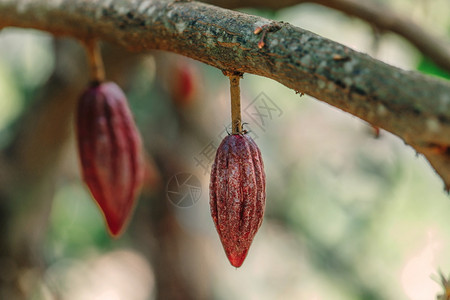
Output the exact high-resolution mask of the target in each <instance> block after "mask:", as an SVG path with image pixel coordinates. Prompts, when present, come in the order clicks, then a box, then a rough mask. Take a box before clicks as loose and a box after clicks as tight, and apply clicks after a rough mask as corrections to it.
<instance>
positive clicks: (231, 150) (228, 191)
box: [210, 134, 266, 268]
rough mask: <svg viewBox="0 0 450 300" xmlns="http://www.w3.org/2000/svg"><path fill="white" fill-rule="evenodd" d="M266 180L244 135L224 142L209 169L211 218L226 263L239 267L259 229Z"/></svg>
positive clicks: (256, 151)
mask: <svg viewBox="0 0 450 300" xmlns="http://www.w3.org/2000/svg"><path fill="white" fill-rule="evenodd" d="M265 202H266V176H265V174H264V164H263V161H262V157H261V152H260V151H259V148H258V146H257V145H256V144H255V142H254V141H253V140H252V138H250V137H249V136H247V135H245V134H233V135H229V136H227V137H225V138H224V140H223V141H222V143H221V144H220V146H219V148H218V149H217V153H216V158H215V161H214V164H213V166H212V169H211V182H210V207H211V215H212V218H213V221H214V224H215V226H216V230H217V232H218V234H219V237H220V240H221V242H222V245H223V248H224V250H225V253H226V255H227V257H228V260H229V261H230V263H231V264H232V265H233V266H235V267H236V268H238V267H240V266H241V265H242V263H243V262H244V259H245V257H246V256H247V252H248V249H249V248H250V245H251V243H252V241H253V238H254V237H255V235H256V232H257V231H258V229H259V227H260V226H261V223H262V219H263V216H264V207H265Z"/></svg>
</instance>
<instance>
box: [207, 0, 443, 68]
mask: <svg viewBox="0 0 450 300" xmlns="http://www.w3.org/2000/svg"><path fill="white" fill-rule="evenodd" d="M202 2H206V3H210V4H213V5H217V6H220V7H224V8H230V9H233V8H239V7H260V8H269V9H280V8H284V7H288V6H292V5H296V4H301V3H315V4H319V5H322V6H325V7H329V8H332V9H336V10H339V11H341V12H343V13H345V14H348V15H349V16H353V17H357V18H360V19H362V20H364V21H367V22H368V23H370V24H372V25H373V26H375V27H376V28H378V29H379V30H380V31H381V32H385V31H390V32H393V33H396V34H398V35H400V36H402V37H404V38H405V39H406V40H408V41H409V42H410V43H411V44H413V45H414V46H415V47H417V49H418V50H419V51H420V52H422V53H423V54H424V55H426V56H428V57H429V58H430V59H431V60H433V61H434V62H435V63H436V64H437V65H438V66H440V67H441V68H443V69H446V70H448V71H450V41H449V40H448V39H446V38H445V37H444V36H436V35H435V34H433V33H432V32H429V31H427V30H426V29H424V28H422V27H421V26H419V25H418V24H417V23H416V22H414V21H413V20H411V19H410V18H407V15H406V14H404V15H402V14H398V13H397V12H395V11H394V10H392V8H391V7H389V5H385V4H384V3H380V1H373V0H371V1H358V0H281V1H270V0H267V1H264V0H262V1H261V0H244V1H240V0H203V1H202Z"/></svg>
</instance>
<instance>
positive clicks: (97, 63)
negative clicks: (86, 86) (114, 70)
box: [84, 38, 105, 83]
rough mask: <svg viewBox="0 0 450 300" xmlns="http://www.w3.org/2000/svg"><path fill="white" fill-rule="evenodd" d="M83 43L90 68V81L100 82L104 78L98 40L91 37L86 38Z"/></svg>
mask: <svg viewBox="0 0 450 300" xmlns="http://www.w3.org/2000/svg"><path fill="white" fill-rule="evenodd" d="M84 44H85V46H86V53H87V56H88V61H89V68H90V70H91V81H92V82H97V83H100V82H102V81H104V80H105V69H104V67H103V61H102V56H101V53H100V47H99V44H98V41H97V40H96V39H94V38H92V39H88V40H86V41H85V42H84Z"/></svg>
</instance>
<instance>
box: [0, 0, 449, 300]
mask: <svg viewBox="0 0 450 300" xmlns="http://www.w3.org/2000/svg"><path fill="white" fill-rule="evenodd" d="M389 4H390V5H391V6H392V7H394V8H395V9H396V10H397V11H399V13H404V14H405V16H407V17H409V18H411V19H413V20H414V21H416V22H417V23H419V24H420V25H422V26H424V27H425V28H427V29H428V30H430V31H432V32H433V33H435V34H436V35H441V36H447V38H449V37H450V20H449V17H448V16H449V11H450V3H449V2H448V1H445V0H440V1H439V0H433V1H431V0H430V1H406V0H403V1H402V0H396V1H390V2H389ZM243 11H244V12H247V13H250V14H255V15H262V16H265V17H269V18H272V19H276V20H282V21H285V22H289V23H292V24H294V25H296V26H299V27H302V28H304V29H308V30H310V31H312V32H315V33H317V34H320V35H322V36H325V37H328V38H330V39H332V40H335V41H337V42H340V43H343V44H345V45H348V46H350V47H352V48H354V49H356V50H359V51H362V52H366V53H369V54H370V55H372V56H374V57H376V58H378V59H380V60H383V61H385V62H387V63H389V64H392V65H395V66H398V67H401V68H404V69H410V70H414V69H416V70H420V71H422V72H424V73H427V74H430V75H433V76H440V77H444V78H447V79H448V78H450V75H449V73H448V72H445V71H443V70H441V69H439V68H438V67H436V66H434V65H433V64H432V63H431V61H430V59H428V58H425V57H423V56H422V55H421V54H420V53H419V52H417V50H415V48H413V47H412V46H410V44H408V42H407V41H405V40H403V39H402V38H400V37H398V36H395V35H393V34H389V33H385V34H381V35H374V32H373V30H372V28H371V26H370V25H368V24H367V23H365V22H363V21H360V20H358V19H355V18H349V17H348V16H346V15H344V14H342V13H340V12H337V11H334V10H330V9H327V8H324V7H321V6H317V5H310V4H302V5H298V6H294V7H289V8H286V9H283V10H279V11H276V12H273V11H266V10H255V9H243ZM102 50H103V55H104V60H105V66H106V71H107V77H108V78H109V79H110V80H113V81H116V82H118V83H119V85H120V86H122V88H123V89H124V91H125V92H126V94H127V96H128V97H129V102H130V106H131V108H132V111H133V113H134V115H135V118H136V121H137V123H138V127H139V129H140V131H141V134H142V136H143V139H144V141H145V146H146V151H147V154H148V157H149V159H148V160H149V162H148V176H147V177H148V178H147V184H146V186H145V187H144V189H143V193H142V196H141V197H140V199H139V203H138V205H137V207H136V210H135V213H134V216H133V219H132V220H131V222H130V225H129V228H128V230H127V232H125V234H124V235H123V236H122V237H121V238H120V239H117V240H113V239H111V238H110V237H109V236H108V234H107V231H106V229H105V226H104V221H103V218H102V215H101V213H100V211H99V210H98V209H97V207H96V205H95V203H94V202H93V200H92V199H91V198H90V195H89V192H88V190H87V188H86V187H85V186H84V184H83V183H82V181H81V179H80V175H79V165H78V158H77V152H76V147H75V146H76V144H75V141H74V132H73V131H74V130H73V113H74V108H75V105H76V101H77V99H78V97H79V95H80V94H81V92H82V91H83V89H84V87H85V86H86V85H87V83H88V82H87V78H88V75H87V74H88V73H87V72H88V71H87V67H86V62H85V57H84V52H83V49H82V48H81V46H80V45H79V43H77V42H76V41H74V40H71V39H62V38H60V39H54V38H53V37H52V36H50V35H48V34H46V33H43V32H37V31H33V30H22V29H14V28H5V29H3V30H2V31H1V33H0V150H1V154H0V224H1V227H0V228H1V232H2V235H1V241H0V299H89V300H90V299H92V300H94V299H95V300H106V299H107V300H121V299H127V300H140V299H311V300H319V299H396V300H400V299H413V300H419V299H420V300H421V299H434V298H436V296H437V294H438V293H441V290H442V288H441V287H440V285H439V283H438V282H437V281H436V279H437V278H438V276H437V274H438V271H439V270H442V271H443V272H444V274H447V273H449V272H450V260H449V258H448V253H450V220H449V217H448V216H449V215H450V199H449V197H448V195H447V194H446V193H445V192H444V188H443V183H442V181H441V179H440V178H439V177H438V176H437V175H436V174H435V172H434V171H433V169H432V168H431V167H430V166H429V164H428V162H427V161H426V160H425V159H424V158H423V157H422V156H420V155H416V153H415V151H414V150H413V149H412V148H410V147H409V146H406V145H405V144H404V143H403V142H402V141H401V140H400V139H399V138H397V137H395V136H393V135H391V134H389V133H387V132H385V131H383V130H382V131H381V135H380V137H379V138H375V135H374V131H373V129H372V128H371V126H370V125H368V124H366V123H365V122H363V121H361V120H359V119H357V118H355V117H353V116H351V115H349V114H347V113H344V112H342V111H340V110H338V109H336V108H334V107H331V106H329V105H327V104H324V103H322V102H320V101H317V100H316V99H313V98H310V97H308V96H300V95H298V94H295V92H294V91H293V90H290V89H288V88H286V87H284V86H282V85H280V84H278V83H277V82H275V81H272V80H269V79H267V78H262V77H258V76H254V75H250V74H245V75H244V79H243V80H242V82H241V93H242V98H243V99H242V101H243V103H242V107H243V119H244V121H245V122H248V123H249V124H248V129H249V130H251V134H252V135H253V136H254V137H255V141H256V143H257V144H258V145H259V147H260V149H261V152H262V155H263V158H264V161H265V170H266V175H267V209H266V215H265V219H264V222H263V225H262V227H261V229H260V230H259V233H258V234H257V236H256V238H255V240H254V242H253V245H252V247H251V249H250V252H249V255H248V257H247V259H246V261H245V262H244V265H243V266H242V267H241V268H239V269H235V268H233V267H232V266H230V264H229V263H228V261H227V259H226V256H225V254H224V252H223V250H222V246H221V244H220V241H219V238H218V236H217V234H216V231H215V228H214V225H213V222H212V220H211V217H210V214H209V204H208V201H209V197H208V186H209V171H208V169H206V170H207V171H205V169H204V168H203V167H202V166H201V164H199V163H198V160H199V159H203V162H204V163H206V164H210V162H211V161H210V159H208V157H207V155H205V149H207V147H208V145H210V144H211V143H212V144H215V145H216V146H217V145H218V143H219V142H220V136H223V134H224V132H225V128H226V127H227V126H228V125H229V122H230V113H229V110H230V109H229V86H228V80H227V78H226V77H224V76H223V74H222V72H221V71H220V70H217V69H215V68H212V67H209V66H206V65H203V64H200V63H197V62H195V61H192V60H190V59H186V58H183V57H181V56H177V55H174V54H169V53H163V52H152V53H145V54H131V53H127V52H124V50H122V49H119V48H117V47H114V46H112V45H108V44H103V47H102ZM180 68H181V69H183V70H188V71H187V72H188V74H189V76H191V79H192V84H193V91H194V92H193V94H192V95H193V96H192V97H191V98H190V99H184V100H183V99H181V100H180V99H178V98H177V95H176V93H174V91H175V90H176V89H177V86H176V85H177V84H178V81H177V74H178V73H177V72H179V70H180ZM424 101H426V99H424ZM263 104H266V105H268V106H264V105H263ZM268 107H271V108H272V109H274V110H272V111H270V110H267V108H268ZM256 109H258V111H259V113H260V115H255V112H258V111H256ZM270 112H271V113H272V114H270ZM257 117H261V118H259V119H258V118H257ZM262 122H263V123H262ZM196 159H197V160H196ZM180 172H183V173H189V174H193V175H194V176H196V177H197V178H198V179H199V180H200V183H201V196H200V198H199V199H198V202H196V203H195V204H194V205H192V206H189V207H177V206H176V205H173V204H172V203H171V202H170V201H169V198H168V196H167V184H168V182H169V181H170V179H171V178H173V176H175V175H176V174H178V173H180Z"/></svg>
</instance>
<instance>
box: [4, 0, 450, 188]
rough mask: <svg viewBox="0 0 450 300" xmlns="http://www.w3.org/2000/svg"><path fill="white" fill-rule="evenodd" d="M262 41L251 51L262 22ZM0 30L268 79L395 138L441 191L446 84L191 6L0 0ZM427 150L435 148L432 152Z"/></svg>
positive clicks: (448, 172)
mask: <svg viewBox="0 0 450 300" xmlns="http://www.w3.org/2000/svg"><path fill="white" fill-rule="evenodd" d="M264 25H265V27H264V29H263V31H265V32H266V35H265V39H264V42H265V45H264V46H263V47H262V48H261V49H260V48H258V42H259V41H260V38H261V34H262V33H260V34H255V33H254V31H255V29H256V28H257V27H261V26H264ZM0 26H17V27H26V28H35V29H41V30H46V31H49V32H52V33H54V34H64V35H70V36H73V37H77V38H81V39H86V38H92V37H98V38H101V39H104V40H107V41H110V42H113V43H116V44H120V45H122V46H124V47H126V48H128V49H130V50H133V51H144V50H149V49H161V50H167V51H172V52H175V53H179V54H182V55H185V56H188V57H191V58H193V59H196V60H199V61H201V62H204V63H206V64H209V65H211V66H214V67H216V68H219V69H221V70H229V71H237V72H242V73H252V74H256V75H261V76H265V77H268V78H271V79H274V80H276V81H278V82H280V83H282V84H284V85H285V86H287V87H289V88H292V89H294V90H296V91H299V92H304V93H306V94H309V95H311V96H313V97H315V98H317V99H320V100H322V101H325V102H327V103H329V104H331V105H333V106H336V107H338V108H340V109H342V110H344V111H347V112H349V113H351V114H353V115H355V116H358V117H359V118H361V119H363V120H365V121H367V122H369V123H371V124H373V125H375V126H378V127H381V128H384V129H386V130H388V131H390V132H392V133H394V134H396V135H398V136H400V137H401V138H402V139H403V140H404V141H405V142H406V143H408V144H411V145H412V146H413V147H415V148H416V149H420V151H422V152H423V153H425V155H427V151H425V150H424V149H436V147H437V146H438V149H443V150H442V151H441V153H440V154H439V155H432V156H430V155H428V156H427V157H428V158H429V159H430V161H431V163H432V165H433V166H434V167H435V169H436V170H437V171H438V173H439V174H440V175H441V176H442V177H443V178H444V180H445V182H446V184H447V185H448V186H449V185H450V159H449V157H450V153H449V152H450V151H448V147H449V146H450V82H448V81H444V80H439V79H435V78H431V77H427V76H424V75H421V74H419V73H416V72H408V71H403V70H400V69H398V68H395V67H392V66H389V65H387V64H385V63H383V62H380V61H377V60H375V59H372V58H370V57H369V56H367V55H365V54H362V53H359V52H356V51H353V50H351V49H350V48H347V47H345V46H343V45H341V44H338V43H336V42H333V41H330V40H328V39H325V38H323V37H320V36H318V35H316V34H314V33H311V32H309V31H306V30H303V29H301V28H297V27H295V26H292V25H290V24H287V23H277V22H273V21H271V20H268V19H265V18H261V17H257V16H251V15H247V14H243V13H239V12H235V11H230V10H226V9H222V8H218V7H214V6H211V5H208V4H202V3H198V2H179V1H177V2H170V3H169V2H163V1H140V2H138V3H137V2H135V1H120V0H111V1H99V0H96V1H95V0H92V1H85V0H45V1H44V0H41V1H28V0H21V1H20V0H19V1H10V0H8V1H7V0H0ZM433 153H435V152H433Z"/></svg>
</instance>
